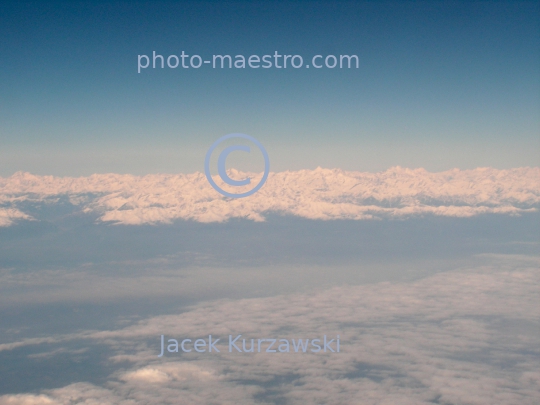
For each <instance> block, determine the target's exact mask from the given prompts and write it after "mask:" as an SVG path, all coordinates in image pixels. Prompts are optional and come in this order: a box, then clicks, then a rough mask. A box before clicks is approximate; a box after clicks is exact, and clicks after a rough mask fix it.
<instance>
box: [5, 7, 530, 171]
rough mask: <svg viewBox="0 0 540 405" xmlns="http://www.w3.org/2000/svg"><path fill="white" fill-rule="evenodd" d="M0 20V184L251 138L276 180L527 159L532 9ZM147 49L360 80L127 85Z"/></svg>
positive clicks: (273, 78) (178, 160)
mask: <svg viewBox="0 0 540 405" xmlns="http://www.w3.org/2000/svg"><path fill="white" fill-rule="evenodd" d="M0 7H1V9H0V10H1V12H0V35H1V37H2V38H3V40H2V42H1V44H0V51H1V53H2V69H1V71H0V86H1V88H2V97H1V99H0V103H1V104H0V120H1V122H2V125H1V126H0V147H1V149H0V175H2V176H10V175H12V174H13V173H15V172H17V171H29V172H32V173H35V174H41V175H45V174H53V175H60V176H80V175H90V174H93V173H107V172H115V173H132V174H147V173H193V172H196V171H199V172H202V171H203V161H204V155H205V153H206V150H207V149H208V148H209V147H210V145H211V144H212V143H213V142H214V141H215V140H216V139H218V138H219V137H221V136H223V135H225V134H228V133H246V134H249V135H251V136H253V137H255V138H257V139H258V140H259V141H261V142H262V143H263V145H264V146H265V147H266V149H267V150H268V152H269V155H270V157H271V162H272V170H273V171H283V170H299V169H314V168H316V167H318V166H321V167H327V168H341V169H346V170H360V171H382V170H385V169H387V168H389V167H393V166H397V165H399V166H403V167H411V168H416V167H424V168H426V169H427V170H430V171H442V170H447V169H451V168H454V167H457V168H461V169H470V168H475V167H486V166H489V167H494V168H498V169H506V168H512V167H523V166H537V165H538V164H539V154H538V150H539V149H540V140H539V139H540V137H539V136H538V135H539V131H540V114H539V113H538V111H540V68H539V66H540V25H539V21H538V18H537V15H538V13H539V11H540V10H539V6H538V3H537V2H305V1H297V2H280V1H278V2H227V3H223V2H158V3H155V2H152V3H146V2H133V3H131V2H110V1H97V2H47V3H36V2H9V1H8V2H2V5H1V6H0ZM153 51H155V52H156V53H157V54H163V55H164V56H165V57H167V56H168V55H171V54H174V55H179V54H180V53H181V52H182V51H185V53H186V54H188V55H193V54H199V55H201V56H202V57H203V58H207V59H210V58H211V56H212V55H214V54H231V55H233V56H234V55H237V54H241V55H245V56H246V58H247V57H248V56H249V55H260V56H262V55H265V54H273V53H274V52H275V51H277V52H278V53H279V54H291V55H295V54H298V55H301V56H302V57H303V58H304V61H306V64H307V62H308V61H309V60H310V59H311V57H312V56H314V55H317V54H320V55H324V56H326V55H334V54H335V55H341V54H348V55H351V54H354V55H358V58H359V68H358V69H337V68H336V69H325V68H322V69H313V68H311V69H306V68H299V69H292V68H290V67H289V68H287V69H276V68H271V69H260V68H259V69H250V68H246V69H235V68H233V69H225V70H221V69H212V68H210V66H209V65H203V67H201V68H200V69H193V68H190V69H181V68H177V69H170V68H164V69H159V68H157V69H146V70H143V71H142V72H141V73H137V60H138V59H137V58H138V55H152V52H153ZM238 165H239V166H242V162H241V161H239V163H238ZM250 167H251V166H250V165H249V162H247V163H245V167H240V168H244V169H247V168H250Z"/></svg>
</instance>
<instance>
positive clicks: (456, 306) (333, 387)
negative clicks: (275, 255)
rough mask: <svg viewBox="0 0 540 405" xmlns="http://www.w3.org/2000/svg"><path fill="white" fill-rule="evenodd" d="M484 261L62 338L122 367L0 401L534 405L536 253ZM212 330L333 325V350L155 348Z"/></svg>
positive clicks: (329, 330)
mask: <svg viewBox="0 0 540 405" xmlns="http://www.w3.org/2000/svg"><path fill="white" fill-rule="evenodd" d="M489 259H490V260H489V261H487V260H486V261H485V262H484V263H483V264H482V265H481V266H479V267H478V268H463V269H460V270H455V271H448V272H444V273H439V274H437V275H434V276H431V277H428V278H425V279H422V280H417V281H414V282H407V283H404V282H400V283H388V282H384V283H377V284H371V285H360V286H350V285H349V286H339V287H333V288H330V289H326V290H321V291H316V292H311V293H301V294H299V293H296V294H291V295H285V296H283V295H282V296H274V297H267V298H252V299H241V300H220V301H214V302H209V303H204V304H201V305H199V306H197V307H194V308H192V309H191V310H188V311H186V312H183V313H181V314H178V315H164V316H157V317H153V318H150V319H146V320H143V321H140V322H138V323H137V324H134V325H131V326H128V327H125V328H122V329H117V330H109V331H99V332H85V333H84V334H80V335H78V336H66V337H65V339H66V341H67V340H68V339H80V338H84V339H85V340H88V339H91V340H93V341H95V342H99V343H101V344H103V343H106V344H109V345H110V346H111V347H112V348H113V349H114V352H115V354H114V355H113V357H111V359H110V360H111V362H115V361H118V360H124V361H125V360H129V362H130V363H129V364H131V365H130V366H127V367H125V366H124V367H125V368H123V369H119V370H117V371H116V372H114V373H113V374H112V375H110V376H109V381H108V383H107V384H105V385H104V386H103V387H98V386H94V385H91V384H86V383H76V384H71V385H69V386H66V387H63V388H60V389H53V390H44V391H43V392H40V393H39V395H38V394H36V395H35V396H29V395H26V396H20V395H19V396H17V395H5V396H3V397H0V404H7V403H16V404H18V403H19V402H14V401H17V400H19V399H20V398H23V397H24V398H36V403H39V402H38V400H43V398H47V399H50V400H51V401H54V402H52V403H54V404H62V405H64V404H72V403H81V404H91V403H102V404H106V403H114V404H131V403H136V404H214V403H215V404H218V403H219V404H227V403H230V404H253V403H289V404H306V403H309V404H312V403H321V404H323V403H324V404H327V403H328V404H352V403H362V404H430V403H441V404H456V405H460V404H463V405H465V404H486V403H487V404H518V403H519V404H526V405H527V404H530V405H533V404H537V403H539V402H540V387H539V385H538V384H539V380H540V375H539V373H538V371H537V370H539V369H540V360H539V357H538V347H539V345H540V336H539V335H538V329H539V323H540V305H539V304H540V303H539V301H538V300H539V297H538V285H539V284H540V272H539V271H538V268H539V264H540V263H539V260H538V258H534V257H517V256H490V257H489ZM284 282H286V280H284ZM210 333H211V334H212V335H213V336H215V337H223V338H225V339H226V337H227V336H228V335H229V334H237V333H241V334H242V335H244V336H245V337H253V338H259V337H260V338H265V337H283V338H289V339H290V338H292V337H296V338H298V337H308V338H312V337H317V336H321V335H323V334H327V335H336V334H340V336H341V340H342V345H341V348H342V352H341V353H339V354H338V353H327V354H324V353H318V354H313V353H311V354H310V353H306V354H299V353H290V354H269V353H254V354H239V353H236V354H232V353H226V352H222V353H219V354H217V353H216V354H209V353H204V354H197V353H189V354H183V355H180V354H176V353H174V354H166V355H165V357H162V358H158V357H157V354H158V353H159V347H160V343H159V336H160V335H161V334H165V335H166V336H168V337H174V338H178V339H179V338H182V337H204V336H207V335H208V334H210ZM44 396H45V397H44ZM39 398H41V399H39ZM7 401H12V402H7ZM70 401H71V402H70ZM21 403H24V402H21ZM28 403H32V402H28ZM43 403H45V402H43Z"/></svg>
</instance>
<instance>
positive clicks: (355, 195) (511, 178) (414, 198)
mask: <svg viewBox="0 0 540 405" xmlns="http://www.w3.org/2000/svg"><path fill="white" fill-rule="evenodd" d="M230 176H231V177H232V178H238V179H241V178H245V177H246V176H249V177H251V178H252V183H251V185H249V186H245V187H243V188H242V187H240V188H236V189H229V190H230V191H231V192H234V193H240V192H242V191H247V190H249V189H251V188H253V187H254V185H255V184H257V183H258V179H260V178H261V174H256V173H241V172H238V171H236V170H234V169H232V170H231V171H230ZM214 180H215V181H216V183H217V184H218V185H220V186H223V188H225V189H227V188H226V187H228V186H226V185H224V184H223V182H222V181H221V179H220V178H219V177H218V176H215V177H214ZM61 199H63V200H67V201H69V203H70V204H72V205H73V206H75V207H77V208H78V209H79V210H80V211H81V212H86V213H97V214H98V215H99V218H100V220H101V221H112V222H114V223H119V224H131V225H136V224H148V223H151V224H155V223H170V222H172V221H174V220H176V219H189V220H195V221H199V222H222V221H226V220H228V219H229V218H238V217H241V218H248V219H252V220H255V221H263V220H264V218H265V215H266V214H268V213H278V214H282V215H296V216H300V217H304V218H310V219H323V220H329V219H353V220H360V219H371V218H375V219H376V218H383V217H399V218H406V217H411V216H419V215H442V216H451V217H469V216H474V215H478V214H484V213H499V214H510V215H517V214H520V213H522V212H526V211H536V210H537V209H538V208H539V207H540V168H538V167H534V168H516V169H509V170H497V169H493V168H477V169H474V170H458V169H453V170H449V171H445V172H440V173H430V172H427V171H426V170H425V169H406V168H401V167H393V168H391V169H388V170H387V171H385V172H380V173H362V172H347V171H344V170H340V169H321V168H317V169H315V170H300V171H294V172H292V171H286V172H279V173H270V175H269V177H268V181H267V182H266V184H265V185H264V186H263V187H262V188H261V190H259V191H258V192H257V193H255V194H254V195H252V196H250V197H247V198H241V199H231V198H227V197H224V196H222V195H221V194H219V193H218V192H217V191H215V190H214V189H213V188H212V187H211V186H210V185H209V184H208V181H207V180H206V177H205V175H204V174H202V173H193V174H175V175H173V174H152V175H146V176H133V175H122V174H94V175H92V176H89V177H79V178H71V177H53V176H35V175H32V174H30V173H23V172H18V173H15V174H14V175H13V176H11V177H7V178H2V177H0V226H8V225H10V224H12V223H14V222H15V221H17V220H23V219H26V220H29V219H33V218H32V216H31V215H30V214H28V213H26V212H25V207H27V206H29V204H30V205H31V204H55V203H57V202H58V201H60V200H61ZM36 219H39V218H36Z"/></svg>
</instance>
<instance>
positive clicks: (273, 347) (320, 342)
mask: <svg viewBox="0 0 540 405" xmlns="http://www.w3.org/2000/svg"><path fill="white" fill-rule="evenodd" d="M160 339H161V352H160V354H159V355H158V357H162V356H163V355H164V354H165V352H168V353H180V352H183V353H190V352H197V353H221V351H223V352H229V353H310V352H311V353H339V349H340V347H339V335H336V337H335V338H333V339H330V337H327V336H326V335H324V336H323V337H322V338H316V339H279V338H276V339H274V338H264V339H261V338H248V339H246V338H243V337H242V335H236V336H233V335H229V340H228V343H226V342H222V343H221V344H220V341H221V339H215V338H213V337H212V335H208V339H201V338H199V339H189V338H188V339H172V338H171V339H166V338H165V335H161V337H160ZM220 349H221V350H220Z"/></svg>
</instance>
